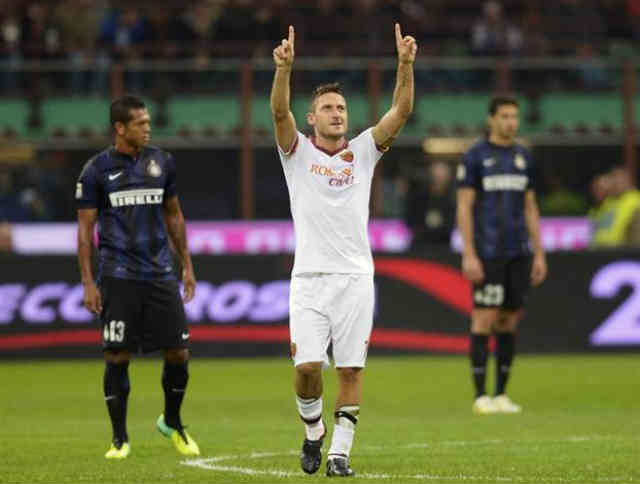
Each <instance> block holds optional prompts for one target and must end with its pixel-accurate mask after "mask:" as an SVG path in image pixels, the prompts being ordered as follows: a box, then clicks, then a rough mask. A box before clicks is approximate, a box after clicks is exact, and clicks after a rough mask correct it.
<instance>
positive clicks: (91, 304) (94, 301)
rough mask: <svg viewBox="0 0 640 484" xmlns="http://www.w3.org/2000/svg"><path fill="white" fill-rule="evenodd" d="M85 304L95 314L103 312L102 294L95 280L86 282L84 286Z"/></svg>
mask: <svg viewBox="0 0 640 484" xmlns="http://www.w3.org/2000/svg"><path fill="white" fill-rule="evenodd" d="M84 305H85V307H86V308H87V309H88V310H89V311H91V312H92V313H94V314H100V313H101V312H102V294H100V289H98V286H96V284H95V282H92V283H89V284H85V286H84Z"/></svg>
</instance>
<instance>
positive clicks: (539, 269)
mask: <svg viewBox="0 0 640 484" xmlns="http://www.w3.org/2000/svg"><path fill="white" fill-rule="evenodd" d="M546 277H547V260H546V257H545V255H544V252H537V253H536V254H535V255H534V256H533V264H532V265H531V285H533V286H538V285H540V284H542V282H543V281H544V280H545V278H546Z"/></svg>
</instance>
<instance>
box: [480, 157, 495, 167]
mask: <svg viewBox="0 0 640 484" xmlns="http://www.w3.org/2000/svg"><path fill="white" fill-rule="evenodd" d="M495 164H496V160H495V158H487V159H486V160H483V161H482V166H484V167H485V168H489V167H490V166H493V165H495Z"/></svg>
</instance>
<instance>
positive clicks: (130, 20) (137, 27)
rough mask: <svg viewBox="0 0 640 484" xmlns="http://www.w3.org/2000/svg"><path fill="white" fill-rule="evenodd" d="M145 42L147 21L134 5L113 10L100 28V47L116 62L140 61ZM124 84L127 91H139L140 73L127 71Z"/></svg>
mask: <svg viewBox="0 0 640 484" xmlns="http://www.w3.org/2000/svg"><path fill="white" fill-rule="evenodd" d="M147 40H148V27H147V21H146V19H145V18H144V17H143V16H142V13H141V12H140V9H139V8H138V7H136V6H135V5H127V6H126V7H125V8H123V9H122V10H114V11H113V12H111V13H110V14H109V15H108V16H107V17H106V18H105V19H104V21H103V22H102V26H101V27H100V37H99V41H100V45H102V46H104V47H106V48H107V49H108V50H109V51H110V53H111V56H112V58H113V59H114V60H117V61H125V62H132V61H137V60H140V59H142V57H143V54H144V47H145V43H146V42H147ZM125 83H126V85H127V88H128V89H130V90H135V91H141V90H142V87H143V83H144V80H143V75H142V73H141V72H139V71H135V70H132V69H129V70H128V71H127V75H126V78H125Z"/></svg>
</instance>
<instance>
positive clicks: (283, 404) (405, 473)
mask: <svg viewBox="0 0 640 484" xmlns="http://www.w3.org/2000/svg"><path fill="white" fill-rule="evenodd" d="M0 368H1V371H0V374H2V375H3V378H2V383H1V385H2V397H1V399H0V429H1V432H0V436H1V440H0V442H2V444H1V451H0V482H2V483H4V482H167V483H178V482H325V481H327V480H329V479H327V478H326V477H324V474H323V471H324V463H323V466H322V468H321V470H320V471H319V472H318V473H317V474H316V475H314V476H307V475H304V474H302V472H301V471H300V469H299V467H298V457H297V453H298V450H299V448H300V444H301V441H302V438H303V429H302V424H301V422H300V421H299V420H298V417H297V414H296V410H295V404H294V397H293V390H292V376H293V370H292V367H291V365H290V363H289V361H288V360H287V359H286V358H282V359H261V358H255V359H251V360H246V359H244V360H234V359H218V360H212V359H194V360H193V361H192V363H191V380H190V384H189V391H188V394H187V397H186V400H185V404H184V407H183V420H184V422H185V424H187V425H188V426H189V432H190V433H191V435H193V436H194V438H195V439H196V441H197V442H198V443H199V444H200V448H201V450H202V456H201V458H200V459H185V458H182V457H181V456H179V455H178V454H177V453H176V452H175V451H174V449H173V447H172V445H171V442H170V441H169V440H168V439H165V438H163V437H162V436H161V435H160V434H159V433H158V432H157V431H156V430H155V427H154V423H155V420H156V418H157V416H158V415H159V414H160V412H161V408H162V391H161V387H160V373H161V362H160V361H159V360H155V359H153V360H152V359H140V360H137V361H134V362H133V363H132V366H131V369H130V375H131V381H132V393H131V397H130V401H129V435H130V438H131V446H132V454H131V456H130V457H129V458H128V459H127V460H125V461H119V462H113V461H106V460H105V459H104V457H103V454H104V452H105V451H106V450H107V447H108V444H109V440H110V437H111V433H110V425H109V423H108V418H107V413H106V409H105V405H104V401H103V397H102V363H101V362H100V361H98V360H74V361H39V362H15V363H9V362H1V363H0ZM365 371H366V373H365V396H364V404H363V406H362V412H361V418H360V423H359V428H358V430H357V432H356V440H355V444H354V448H353V451H352V459H351V460H352V466H353V468H354V470H355V471H356V472H357V473H358V476H357V477H356V478H355V479H349V482H380V483H385V482H416V483H418V482H499V483H505V482H507V483H508V482H597V483H600V482H602V483H604V482H640V359H639V358H638V355H637V354H630V353H629V354H625V355H616V356H609V355H607V356H604V355H598V356H554V357H550V356H521V357H519V358H518V359H517V361H516V365H515V367H514V371H513V375H512V380H511V382H510V387H509V390H510V392H509V393H510V395H511V396H512V398H513V399H514V401H516V402H518V403H520V404H522V405H523V407H524V413H523V414H522V415H501V416H485V417H478V416H473V415H471V412H470V409H471V397H472V393H471V379H470V372H469V368H468V363H467V359H466V358H464V357H423V356H414V357H396V358H394V357H385V358H381V357H372V358H370V360H369V363H368V367H367V369H366V370H365ZM492 372H493V367H491V373H492ZM334 373H335V372H334V371H333V370H328V371H326V372H325V416H328V417H330V415H331V413H332V410H331V407H332V404H333V400H334V396H335V384H336V381H335V374H334ZM489 383H490V388H491V386H492V382H491V381H490V382H489ZM327 420H328V421H331V420H332V419H331V418H328V419H327ZM324 449H325V450H327V449H328V441H326V442H325V447H324ZM338 480H340V479H338ZM332 481H333V482H335V479H333V480H332Z"/></svg>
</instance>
